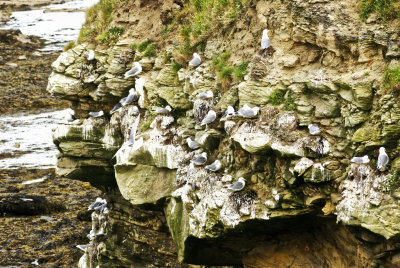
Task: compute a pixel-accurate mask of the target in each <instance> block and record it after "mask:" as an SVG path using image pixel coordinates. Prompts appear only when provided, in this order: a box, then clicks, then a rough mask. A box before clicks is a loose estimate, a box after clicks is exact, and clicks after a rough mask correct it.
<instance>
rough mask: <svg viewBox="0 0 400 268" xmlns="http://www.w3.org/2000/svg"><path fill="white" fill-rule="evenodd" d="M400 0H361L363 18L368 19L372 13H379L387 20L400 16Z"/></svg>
mask: <svg viewBox="0 0 400 268" xmlns="http://www.w3.org/2000/svg"><path fill="white" fill-rule="evenodd" d="M398 2H399V0H361V14H360V16H361V18H362V19H364V20H366V19H367V18H368V17H369V15H370V14H372V13H375V14H377V15H378V16H379V17H380V18H381V19H382V20H384V21H387V20H391V19H394V18H396V17H400V8H399V5H398V4H397V3H398Z"/></svg>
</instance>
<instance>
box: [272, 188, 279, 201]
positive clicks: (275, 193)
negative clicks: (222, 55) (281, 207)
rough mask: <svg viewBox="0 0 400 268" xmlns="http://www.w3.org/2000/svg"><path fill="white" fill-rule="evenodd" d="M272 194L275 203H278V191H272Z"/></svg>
mask: <svg viewBox="0 0 400 268" xmlns="http://www.w3.org/2000/svg"><path fill="white" fill-rule="evenodd" d="M272 194H273V195H274V199H275V201H276V202H278V201H279V193H278V191H277V190H275V189H274V190H272Z"/></svg>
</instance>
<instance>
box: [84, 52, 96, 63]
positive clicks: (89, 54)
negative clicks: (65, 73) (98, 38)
mask: <svg viewBox="0 0 400 268" xmlns="http://www.w3.org/2000/svg"><path fill="white" fill-rule="evenodd" d="M85 57H86V59H87V60H88V61H92V60H94V50H93V49H91V50H90V51H89V52H87V51H86V52H85Z"/></svg>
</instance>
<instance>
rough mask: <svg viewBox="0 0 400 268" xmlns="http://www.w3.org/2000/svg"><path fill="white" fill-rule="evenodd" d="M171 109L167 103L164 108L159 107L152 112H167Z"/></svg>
mask: <svg viewBox="0 0 400 268" xmlns="http://www.w3.org/2000/svg"><path fill="white" fill-rule="evenodd" d="M171 111H172V108H171V106H169V105H167V106H165V108H159V109H157V110H155V111H154V113H156V114H167V113H169V112H171Z"/></svg>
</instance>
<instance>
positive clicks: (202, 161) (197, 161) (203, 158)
mask: <svg viewBox="0 0 400 268" xmlns="http://www.w3.org/2000/svg"><path fill="white" fill-rule="evenodd" d="M190 162H191V163H193V164H195V165H196V166H201V165H204V164H205V163H206V162H207V153H206V152H203V153H202V154H201V155H200V156H198V157H195V158H193V159H192V160H190Z"/></svg>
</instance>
